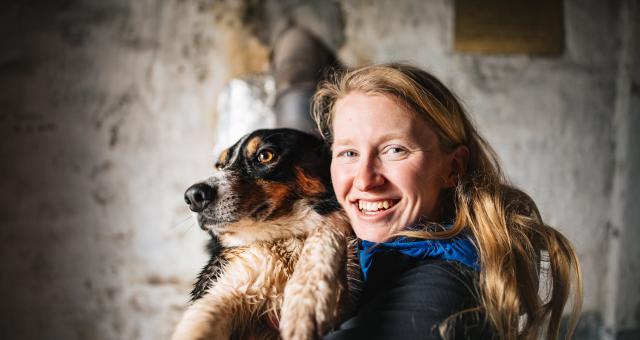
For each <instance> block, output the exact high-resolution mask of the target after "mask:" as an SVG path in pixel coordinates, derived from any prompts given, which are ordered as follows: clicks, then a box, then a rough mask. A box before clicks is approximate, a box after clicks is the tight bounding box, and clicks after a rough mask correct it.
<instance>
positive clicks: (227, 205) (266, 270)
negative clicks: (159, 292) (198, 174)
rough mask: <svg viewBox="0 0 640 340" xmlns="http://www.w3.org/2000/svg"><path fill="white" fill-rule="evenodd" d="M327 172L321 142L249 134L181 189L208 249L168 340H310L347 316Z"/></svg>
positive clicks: (284, 134) (343, 224)
mask: <svg viewBox="0 0 640 340" xmlns="http://www.w3.org/2000/svg"><path fill="white" fill-rule="evenodd" d="M329 164H330V153H329V151H328V150H327V148H326V146H325V145H324V143H323V142H322V141H321V140H320V139H319V138H316V137H314V136H312V135H309V134H306V133H303V132H300V131H296V130H291V129H274V130H257V131H255V132H253V133H250V134H248V135H246V136H244V137H242V138H241V139H240V140H239V141H238V142H237V143H235V144H234V145H233V146H231V147H230V148H228V149H227V150H225V151H223V152H222V154H221V155H220V157H219V159H218V162H217V163H216V168H217V171H216V172H215V173H214V174H213V176H211V177H210V178H208V179H206V180H204V181H202V182H199V183H196V184H194V185H193V186H191V187H190V188H189V189H188V190H187V191H186V193H185V200H186V202H187V204H189V207H190V209H191V210H192V211H194V212H195V213H196V216H197V220H198V224H199V226H200V227H201V228H202V229H204V230H206V231H208V232H209V233H210V234H211V235H212V236H213V237H214V239H215V241H216V242H215V244H216V247H214V248H213V253H212V257H211V260H210V261H209V263H208V264H207V266H205V268H204V269H203V271H202V272H201V274H200V276H199V277H198V280H197V283H196V286H195V288H194V290H193V292H192V302H191V304H190V305H189V307H188V308H187V310H186V312H185V313H184V315H183V317H182V320H181V321H180V322H179V324H178V326H177V328H176V330H175V332H174V335H173V339H174V340H183V339H230V338H240V339H245V338H255V339H269V338H280V337H282V338H284V339H311V338H315V337H318V336H320V335H322V334H324V333H325V332H326V331H327V330H329V329H330V328H331V327H332V326H333V325H335V324H336V322H338V320H339V319H341V318H342V317H343V316H344V315H345V314H344V313H345V312H346V311H347V310H348V309H349V306H351V305H352V299H353V295H352V294H353V293H354V292H355V291H357V289H356V288H355V282H357V278H358V277H359V276H358V274H357V273H359V271H358V270H357V267H356V265H355V263H356V261H355V260H354V259H353V256H351V255H352V254H353V252H352V251H351V250H350V249H351V248H349V247H348V245H347V244H348V239H347V238H348V237H349V235H350V233H351V231H350V227H349V224H348V221H347V219H346V217H345V216H344V215H343V213H342V211H341V209H340V207H339V205H338V203H337V201H336V199H335V197H334V194H333V191H332V187H331V182H330V175H329ZM348 268H349V269H348ZM351 269H355V270H351ZM348 272H349V273H348ZM347 277H349V279H347ZM278 328H279V331H278Z"/></svg>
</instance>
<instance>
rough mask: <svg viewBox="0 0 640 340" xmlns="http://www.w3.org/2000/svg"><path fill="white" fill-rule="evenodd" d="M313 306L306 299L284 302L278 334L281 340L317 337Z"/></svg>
mask: <svg viewBox="0 0 640 340" xmlns="http://www.w3.org/2000/svg"><path fill="white" fill-rule="evenodd" d="M314 309H315V308H314V307H313V306H310V305H309V303H308V302H307V301H305V302H298V303H296V302H295V301H291V302H289V303H287V302H285V303H284V304H283V306H282V313H281V316H280V336H281V337H282V339H283V340H308V339H316V338H318V337H319V335H320V334H319V331H318V322H322V320H318V318H317V315H316V313H315V310H314Z"/></svg>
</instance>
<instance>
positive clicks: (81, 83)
mask: <svg viewBox="0 0 640 340" xmlns="http://www.w3.org/2000/svg"><path fill="white" fill-rule="evenodd" d="M463 2H464V1H463V0H458V1H453V0H432V1H420V0H409V1H403V2H398V1H375V2H370V1H361V0H355V1H336V2H333V1H310V0H285V1H275V0H266V1H231V0H228V1H227V0H222V1H208V0H198V1H165V0H143V1H128V0H104V1H89V0H66V1H55V2H51V1H50V2H45V1H40V2H37V1H35V2H34V1H15V2H12V3H11V2H10V3H9V4H4V5H3V8H2V11H0V17H1V18H2V20H1V21H0V27H1V29H0V37H1V38H2V39H1V40H2V42H3V48H2V49H0V103H2V106H1V107H2V110H0V131H1V132H2V142H1V143H0V177H1V178H2V181H1V182H0V192H2V195H1V196H0V291H2V292H3V293H2V302H3V303H2V305H1V306H0V315H1V316H2V317H1V318H0V338H11V339H158V338H167V337H168V336H169V334H170V332H171V330H172V327H173V325H175V323H176V321H177V320H178V318H179V316H180V313H181V311H182V310H183V307H184V305H185V303H186V301H187V299H188V292H189V289H190V286H191V284H192V281H193V278H194V277H195V274H196V273H197V272H198V270H199V269H200V268H201V266H202V264H203V263H205V261H206V255H205V252H204V249H203V245H204V243H205V241H206V239H207V236H206V235H205V234H204V233H203V232H202V231H200V230H199V229H198V228H197V227H196V226H195V221H193V219H191V218H190V216H191V215H190V214H189V212H188V211H187V208H186V206H185V204H184V202H183V200H182V196H183V193H184V190H185V189H186V188H187V187H188V185H189V184H191V183H193V182H194V181H195V180H197V179H200V178H204V177H206V176H207V175H209V174H210V173H211V171H212V168H213V163H214V161H213V156H212V146H213V144H214V143H215V141H216V139H217V137H218V136H217V131H219V130H218V127H219V126H220V125H221V120H222V117H220V116H219V112H218V111H219V110H218V108H217V107H218V105H219V104H220V103H219V101H218V95H219V94H220V93H221V92H222V90H223V88H224V86H225V85H226V84H228V83H229V81H230V80H231V79H235V78H238V77H242V76H245V75H248V74H261V73H265V72H267V71H269V70H270V69H273V68H272V67H271V66H270V65H271V63H270V60H272V59H271V58H270V54H271V52H272V50H273V47H274V46H275V38H276V37H278V36H280V34H277V32H280V29H281V27H287V26H286V25H284V24H281V23H284V22H287V21H288V22H290V23H293V24H296V25H299V24H300V23H302V24H304V25H301V26H302V27H304V28H305V29H306V30H307V31H308V32H311V33H312V34H313V35H314V36H315V37H317V38H318V39H319V40H320V41H322V43H323V44H324V45H325V46H327V47H328V48H329V50H331V51H334V52H335V54H336V56H337V57H338V58H339V59H340V60H341V61H342V62H343V63H344V64H345V65H347V66H356V65H362V64H366V63H379V62H385V61H391V60H401V61H408V62H412V63H414V64H416V65H418V66H420V67H421V68H424V69H426V70H428V71H430V72H431V73H433V74H434V75H435V76H437V77H438V78H439V79H441V80H442V81H443V82H444V83H445V84H446V85H447V86H448V87H450V88H451V89H452V90H453V91H454V92H455V93H456V94H457V95H458V96H460V99H461V100H462V101H463V102H464V103H465V104H467V107H468V108H469V113H470V115H471V117H472V118H473V120H474V121H475V122H476V123H477V126H478V129H479V130H480V131H482V132H483V134H484V136H485V137H486V138H487V139H488V141H489V143H490V144H491V145H493V146H494V147H495V149H496V151H497V153H498V155H499V157H500V159H501V161H502V165H503V166H504V168H505V169H508V173H507V175H508V177H509V179H510V180H511V181H512V182H513V183H514V184H515V185H516V186H518V187H519V188H522V189H523V190H524V191H526V192H527V193H529V194H530V195H531V196H532V198H533V199H534V200H535V201H536V202H537V203H538V205H539V208H540V211H542V212H543V218H544V220H545V221H546V222H547V223H549V224H550V225H552V226H554V227H557V228H558V229H559V230H560V231H562V232H563V234H565V235H566V236H567V237H568V238H569V239H570V240H571V241H572V242H573V243H574V245H575V246H576V249H577V251H578V255H579V257H580V261H581V264H582V267H583V272H584V276H585V301H584V308H583V316H582V317H583V322H582V323H581V324H580V325H579V328H578V334H577V335H576V337H575V338H576V339H613V338H617V339H636V338H640V336H638V329H639V327H640V316H639V313H638V310H640V307H639V306H640V291H639V290H638V284H637V283H638V282H640V271H639V270H638V267H639V266H640V262H639V261H640V247H637V246H636V245H637V244H638V242H639V241H640V225H639V224H638V223H639V222H638V221H640V210H639V209H637V208H636V198H637V197H638V196H640V181H638V180H637V177H638V175H639V174H640V153H638V150H639V149H640V134H638V133H636V131H639V130H640V113H639V112H640V91H639V90H638V88H639V85H638V84H640V67H639V63H638V60H640V50H639V49H640V47H639V43H638V39H637V37H638V36H640V24H639V23H638V21H639V20H638V18H639V17H640V12H639V9H638V4H637V1H633V0H612V1H598V0H583V1H576V0H565V1H563V6H562V16H563V18H564V19H563V26H562V29H563V30H562V37H563V50H562V51H561V52H560V54H558V55H555V56H540V55H527V54H476V53H461V52H457V51H456V50H455V49H454V40H455V31H454V27H455V13H456V8H457V6H459V5H460V4H461V3H463ZM483 4H487V2H483ZM272 39H273V40H272ZM273 84H274V85H273V86H274V87H275V81H274V83H273ZM274 98H275V97H274ZM274 100H275V99H274ZM234 122H235V120H234Z"/></svg>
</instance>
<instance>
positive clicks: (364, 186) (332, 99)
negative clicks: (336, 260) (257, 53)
mask: <svg viewBox="0 0 640 340" xmlns="http://www.w3.org/2000/svg"><path fill="white" fill-rule="evenodd" d="M312 113H313V115H314V119H315V120H316V123H317V124H318V127H319V129H320V131H321V133H322V135H323V136H324V138H325V139H326V140H327V141H328V142H329V143H330V145H331V148H332V155H333V158H332V165H331V176H332V179H333V186H334V189H335V193H336V196H337V198H338V201H339V202H340V204H341V205H342V207H343V208H344V209H345V211H346V213H347V215H348V217H349V219H350V221H351V223H352V226H353V230H354V231H355V233H356V235H357V236H358V238H359V239H360V245H359V246H360V262H361V264H362V266H363V271H364V277H365V280H366V281H365V290H364V293H363V297H362V298H361V302H360V303H359V309H358V311H357V314H356V316H355V317H354V318H352V319H350V320H348V321H347V322H345V323H344V324H343V325H342V326H341V327H340V328H339V329H338V330H337V331H336V332H334V333H332V334H330V335H329V336H328V337H327V338H329V339H342V338H344V339H347V338H360V337H368V338H391V337H393V338H440V337H442V338H453V339H461V338H472V339H476V338H500V339H515V338H518V339H524V338H527V339H537V338H538V337H539V335H544V336H545V337H546V338H550V339H552V338H557V337H558V332H559V324H560V318H561V314H562V311H563V308H564V306H565V304H566V303H567V301H568V299H569V295H570V292H571V291H573V293H574V294H573V296H574V301H573V304H572V305H573V314H572V318H571V322H570V324H569V330H570V331H569V334H568V335H569V336H570V333H571V331H572V330H573V328H574V327H575V323H576V321H577V317H578V313H579V310H580V305H581V291H582V287H581V276H580V269H579V265H578V260H577V257H576V254H575V251H574V250H573V248H572V246H571V244H570V243H569V241H568V240H567V239H566V238H565V237H564V236H562V235H561V234H560V233H559V232H558V231H556V230H555V229H553V228H551V227H549V226H547V225H546V224H544V223H543V222H542V220H541V217H540V214H539V213H538V211H537V208H536V206H535V204H534V202H533V201H532V200H531V199H530V198H529V197H528V196H527V195H526V194H524V193H523V192H521V191H520V190H518V189H516V188H513V187H511V186H509V185H508V184H506V181H505V179H504V177H503V176H502V173H501V171H500V167H499V165H498V163H497V160H496V157H495V154H494V152H493V151H492V149H491V147H490V146H489V145H488V144H487V143H486V142H485V141H484V139H482V137H481V136H480V135H479V134H478V133H477V132H476V130H475V128H474V127H473V125H472V124H471V122H470V120H469V118H468V117H467V116H466V114H465V112H464V110H463V109H462V107H461V105H460V104H459V102H458V101H457V100H456V98H455V96H454V95H453V94H452V93H451V92H450V91H449V90H448V89H447V88H446V87H445V86H444V85H443V84H442V83H441V82H440V81H438V80H437V79H436V78H435V77H433V76H432V75H430V74H428V73H427V72H425V71H423V70H420V69H418V68H415V67H412V66H408V65H402V64H387V65H377V66H368V67H363V68H359V69H356V70H351V71H346V72H343V73H340V74H337V75H335V76H334V77H332V79H331V80H329V81H326V82H324V83H323V84H321V85H320V87H319V89H318V91H317V92H316V94H315V96H314V101H313V105H312ZM540 277H542V278H543V279H544V281H543V282H540V281H539V278H540ZM540 287H543V288H546V290H547V291H546V294H543V296H542V297H541V296H539V288H540ZM543 332H545V333H544V334H543Z"/></svg>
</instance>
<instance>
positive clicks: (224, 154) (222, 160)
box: [218, 148, 229, 165]
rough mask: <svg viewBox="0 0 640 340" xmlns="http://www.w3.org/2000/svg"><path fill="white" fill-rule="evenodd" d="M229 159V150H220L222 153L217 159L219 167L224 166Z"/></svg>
mask: <svg viewBox="0 0 640 340" xmlns="http://www.w3.org/2000/svg"><path fill="white" fill-rule="evenodd" d="M228 158H229V149H228V148H227V149H224V150H222V152H221V153H220V157H218V162H220V165H225V164H226V163H227V161H228Z"/></svg>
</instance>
